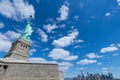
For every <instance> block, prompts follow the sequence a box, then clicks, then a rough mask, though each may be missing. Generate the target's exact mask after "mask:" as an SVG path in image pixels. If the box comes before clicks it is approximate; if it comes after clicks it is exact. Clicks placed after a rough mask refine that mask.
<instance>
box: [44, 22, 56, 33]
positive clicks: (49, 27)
mask: <svg viewBox="0 0 120 80" xmlns="http://www.w3.org/2000/svg"><path fill="white" fill-rule="evenodd" d="M44 28H45V29H46V30H47V32H48V33H50V32H52V31H53V30H54V29H56V28H58V26H57V25H56V24H53V25H51V24H48V25H44Z"/></svg>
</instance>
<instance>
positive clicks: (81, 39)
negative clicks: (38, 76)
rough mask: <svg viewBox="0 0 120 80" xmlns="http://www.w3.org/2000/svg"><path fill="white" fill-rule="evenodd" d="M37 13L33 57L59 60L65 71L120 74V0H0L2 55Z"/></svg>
mask: <svg viewBox="0 0 120 80" xmlns="http://www.w3.org/2000/svg"><path fill="white" fill-rule="evenodd" d="M29 15H32V16H33V20H32V21H31V23H32V28H33V30H34V32H33V33H32V36H31V43H32V44H31V48H30V51H29V55H30V61H31V62H47V63H51V62H53V63H58V64H59V70H62V71H64V74H65V77H72V76H76V75H77V74H80V71H81V70H83V72H84V73H86V72H89V73H109V72H112V73H113V74H114V76H115V77H120V72H119V71H120V63H119V61H120V0H74V1H73V0H0V57H1V58H3V57H4V55H5V54H6V53H7V52H8V51H9V48H10V47H11V43H12V42H14V41H15V40H16V39H17V38H19V36H20V34H21V33H22V32H23V30H24V28H25V26H26V21H27V20H28V17H29Z"/></svg>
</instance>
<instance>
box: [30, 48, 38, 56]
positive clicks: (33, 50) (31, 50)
mask: <svg viewBox="0 0 120 80" xmlns="http://www.w3.org/2000/svg"><path fill="white" fill-rule="evenodd" d="M35 52H37V50H36V49H30V50H29V54H30V55H33V53H35Z"/></svg>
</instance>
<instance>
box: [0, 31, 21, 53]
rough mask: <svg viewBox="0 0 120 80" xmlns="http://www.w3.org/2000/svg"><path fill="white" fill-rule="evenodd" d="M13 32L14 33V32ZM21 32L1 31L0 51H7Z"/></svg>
mask: <svg viewBox="0 0 120 80" xmlns="http://www.w3.org/2000/svg"><path fill="white" fill-rule="evenodd" d="M12 33H13V34H12ZM19 35H20V33H16V32H14V31H7V32H6V33H4V34H3V33H0V52H7V51H8V50H9V49H10V47H11V43H12V41H13V40H15V39H17V38H18V37H19Z"/></svg>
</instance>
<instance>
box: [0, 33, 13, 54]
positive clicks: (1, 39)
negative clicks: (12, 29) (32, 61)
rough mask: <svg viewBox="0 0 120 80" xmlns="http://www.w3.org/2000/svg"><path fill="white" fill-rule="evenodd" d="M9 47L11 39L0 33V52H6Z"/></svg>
mask: <svg viewBox="0 0 120 80" xmlns="http://www.w3.org/2000/svg"><path fill="white" fill-rule="evenodd" d="M10 47H11V41H10V40H9V39H8V37H6V36H5V35H4V34H2V33H0V52H7V51H8V50H9V49H10Z"/></svg>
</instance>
